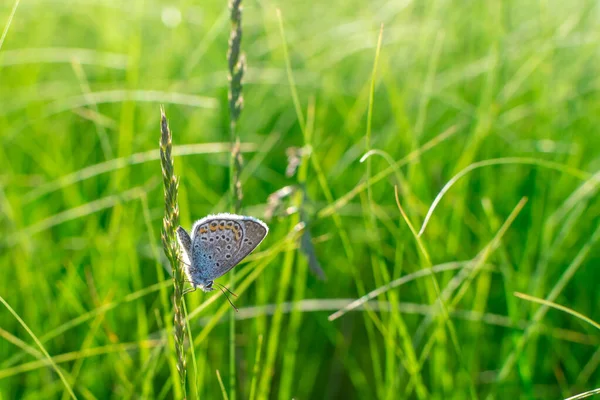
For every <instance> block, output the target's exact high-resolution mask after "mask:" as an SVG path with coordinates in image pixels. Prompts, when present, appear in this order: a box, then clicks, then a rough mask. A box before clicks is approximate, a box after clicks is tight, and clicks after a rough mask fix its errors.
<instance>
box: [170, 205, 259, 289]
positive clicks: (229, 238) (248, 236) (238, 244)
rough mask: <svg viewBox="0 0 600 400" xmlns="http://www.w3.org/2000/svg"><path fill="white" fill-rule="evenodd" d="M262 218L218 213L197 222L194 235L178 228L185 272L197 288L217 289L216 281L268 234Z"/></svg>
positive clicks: (193, 229) (194, 226)
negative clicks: (215, 287)
mask: <svg viewBox="0 0 600 400" xmlns="http://www.w3.org/2000/svg"><path fill="white" fill-rule="evenodd" d="M268 232H269V228H268V227H267V225H266V224H265V223H264V222H262V221H261V220H259V219H256V218H253V217H247V216H243V215H236V214H227V213H222V214H216V215H209V216H207V217H204V218H202V219H200V220H198V221H196V222H195V223H194V225H193V226H192V230H191V232H190V233H191V235H188V233H187V232H186V231H185V229H183V228H182V227H179V228H177V239H178V240H179V245H180V246H181V249H182V253H183V257H184V260H183V261H184V264H185V267H184V270H185V274H186V276H187V278H188V280H189V281H190V283H191V285H192V287H193V288H194V289H196V288H200V289H202V290H203V291H205V292H210V291H211V290H214V288H213V283H214V280H215V279H216V278H218V277H220V276H223V275H224V274H226V273H227V272H228V271H229V270H230V269H232V268H233V267H235V266H236V265H237V264H238V263H239V262H240V261H241V260H243V259H244V258H245V257H246V256H247V255H248V254H250V253H251V252H252V251H253V250H254V249H255V248H256V247H257V246H258V245H259V244H260V242H262V240H263V239H264V238H265V236H267V233H268Z"/></svg>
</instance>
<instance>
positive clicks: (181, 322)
mask: <svg viewBox="0 0 600 400" xmlns="http://www.w3.org/2000/svg"><path fill="white" fill-rule="evenodd" d="M160 111H161V124H160V128H161V129H160V130H161V135H160V163H161V167H162V176H163V184H164V189H165V216H164V218H163V227H162V231H161V238H162V243H163V248H164V251H165V254H166V256H167V258H168V259H169V262H170V263H171V268H172V270H173V288H174V291H173V314H174V331H173V332H174V338H175V351H176V354H177V371H178V372H179V379H180V384H181V392H182V393H183V398H184V399H185V398H186V390H185V374H186V357H185V349H184V340H185V314H184V309H183V284H184V282H185V275H184V272H183V266H182V265H181V261H180V260H181V257H180V254H179V244H178V243H177V240H176V236H175V235H176V233H175V230H176V229H177V227H178V226H179V206H178V204H177V190H178V187H179V179H178V178H177V176H176V175H175V171H174V168H173V157H172V155H171V150H172V147H173V137H172V135H171V131H170V130H169V125H168V123H167V117H166V116H165V111H164V109H163V108H162V107H161V110H160Z"/></svg>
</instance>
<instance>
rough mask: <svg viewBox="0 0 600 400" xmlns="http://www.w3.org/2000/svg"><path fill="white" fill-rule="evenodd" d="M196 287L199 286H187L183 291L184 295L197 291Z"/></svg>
mask: <svg viewBox="0 0 600 400" xmlns="http://www.w3.org/2000/svg"><path fill="white" fill-rule="evenodd" d="M196 289H198V288H197V287H191V288H187V289H185V290H184V291H183V293H182V296H185V295H186V294H188V293H191V292H195V291H196Z"/></svg>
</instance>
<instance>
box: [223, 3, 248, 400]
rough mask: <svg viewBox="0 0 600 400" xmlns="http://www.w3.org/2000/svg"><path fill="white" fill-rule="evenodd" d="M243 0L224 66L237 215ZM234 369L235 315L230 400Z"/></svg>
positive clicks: (234, 10) (232, 6) (234, 14)
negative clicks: (226, 74)
mask: <svg viewBox="0 0 600 400" xmlns="http://www.w3.org/2000/svg"><path fill="white" fill-rule="evenodd" d="M241 3H242V0H230V2H229V10H230V12H231V14H230V20H231V33H230V35H229V48H228V51H227V64H228V67H229V93H228V101H229V130H230V135H231V136H230V140H231V159H230V163H229V182H230V186H229V192H230V196H231V197H230V199H231V205H230V208H231V211H232V212H233V213H235V214H238V213H239V211H240V207H241V202H242V196H243V195H242V184H241V182H240V174H241V169H242V162H243V161H242V155H241V153H240V138H239V135H238V133H237V129H236V128H237V121H238V118H239V116H240V113H241V112H242V108H243V106H244V97H243V96H242V78H243V77H244V71H245V69H246V57H245V56H244V54H242V53H241V44H242V5H241ZM229 277H230V282H233V281H234V280H235V271H234V270H232V271H230V273H229ZM235 374H236V368H235V312H234V310H231V312H230V314H229V390H230V395H229V398H230V399H231V400H235V398H236V390H235V383H236V378H235Z"/></svg>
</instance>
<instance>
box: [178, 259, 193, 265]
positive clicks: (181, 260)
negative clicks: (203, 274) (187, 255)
mask: <svg viewBox="0 0 600 400" xmlns="http://www.w3.org/2000/svg"><path fill="white" fill-rule="evenodd" d="M177 260H178V261H180V262H182V263H184V264H185V265H187V266H188V267H191V265H190V264H188V263H186V262H185V261H183V259H182V258H178V259H177Z"/></svg>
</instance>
